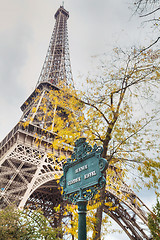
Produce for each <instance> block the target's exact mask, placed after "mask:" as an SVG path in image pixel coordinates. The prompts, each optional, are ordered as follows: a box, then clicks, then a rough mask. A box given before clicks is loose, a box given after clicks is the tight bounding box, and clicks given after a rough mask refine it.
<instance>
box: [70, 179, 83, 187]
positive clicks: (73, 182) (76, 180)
mask: <svg viewBox="0 0 160 240" xmlns="http://www.w3.org/2000/svg"><path fill="white" fill-rule="evenodd" d="M80 181H81V178H80V177H78V178H75V179H73V180H71V181H68V186H70V185H72V184H75V183H77V182H80Z"/></svg>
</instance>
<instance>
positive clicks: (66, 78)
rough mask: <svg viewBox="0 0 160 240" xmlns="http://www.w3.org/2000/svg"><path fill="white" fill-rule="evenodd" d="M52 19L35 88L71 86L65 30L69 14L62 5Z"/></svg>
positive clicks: (66, 32)
mask: <svg viewBox="0 0 160 240" xmlns="http://www.w3.org/2000/svg"><path fill="white" fill-rule="evenodd" d="M54 17H55V19H56V23H55V26H54V29H53V33H52V36H51V40H50V43H49V48H48V51H47V55H46V58H45V61H44V64H43V67H42V71H41V74H40V77H39V79H38V83H37V86H38V85H39V84H40V83H50V84H52V85H54V86H57V85H59V84H62V85H65V86H66V85H72V86H73V79H72V71H71V64H70V56H69V44H68V30H67V19H68V18H69V12H68V11H67V10H65V9H64V6H63V5H62V6H60V7H59V9H58V10H57V11H56V13H55V15H54Z"/></svg>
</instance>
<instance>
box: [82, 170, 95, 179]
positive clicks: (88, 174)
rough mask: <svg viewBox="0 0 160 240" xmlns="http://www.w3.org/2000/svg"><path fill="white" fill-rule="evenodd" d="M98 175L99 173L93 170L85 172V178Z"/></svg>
mask: <svg viewBox="0 0 160 240" xmlns="http://www.w3.org/2000/svg"><path fill="white" fill-rule="evenodd" d="M96 175H97V173H96V171H93V172H90V173H87V174H85V175H84V179H87V178H90V177H93V176H96Z"/></svg>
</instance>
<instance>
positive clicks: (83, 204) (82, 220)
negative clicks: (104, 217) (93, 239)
mask: <svg viewBox="0 0 160 240" xmlns="http://www.w3.org/2000/svg"><path fill="white" fill-rule="evenodd" d="M77 203H78V240H86V239H87V230H86V213H87V201H86V200H85V199H83V198H82V199H79V200H78V201H77Z"/></svg>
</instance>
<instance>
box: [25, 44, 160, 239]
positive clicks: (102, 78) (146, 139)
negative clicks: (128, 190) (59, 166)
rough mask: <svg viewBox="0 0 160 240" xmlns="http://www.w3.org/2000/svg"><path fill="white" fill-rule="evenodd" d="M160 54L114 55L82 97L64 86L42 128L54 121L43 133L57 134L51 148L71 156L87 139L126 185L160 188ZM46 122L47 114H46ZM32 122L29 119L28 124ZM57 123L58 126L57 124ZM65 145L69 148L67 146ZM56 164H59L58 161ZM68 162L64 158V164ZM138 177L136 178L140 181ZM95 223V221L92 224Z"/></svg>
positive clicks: (52, 99)
mask: <svg viewBox="0 0 160 240" xmlns="http://www.w3.org/2000/svg"><path fill="white" fill-rule="evenodd" d="M159 55H160V51H156V50H155V51H153V50H151V49H149V50H143V51H142V50H141V49H140V50H138V49H136V48H133V49H131V50H129V51H128V52H127V51H126V52H124V51H123V50H122V49H118V48H116V49H114V56H113V55H112V59H109V56H107V57H108V59H107V60H108V62H105V61H106V59H104V61H102V59H101V67H100V69H99V70H98V69H97V71H100V74H99V72H98V74H97V75H95V76H94V75H93V74H92V76H93V78H91V75H90V78H87V80H86V82H85V83H84V85H85V87H82V88H81V89H82V90H81V91H80V90H79V91H76V90H75V89H71V88H65V87H64V86H59V90H57V91H55V90H54V91H50V92H49V93H48V98H49V99H50V102H51V104H52V106H53V109H56V111H51V110H50V109H49V108H47V104H48V103H46V101H44V106H43V107H42V111H44V118H43V122H45V119H46V116H52V117H51V119H53V122H51V124H50V126H48V127H47V129H45V130H44V131H46V130H48V131H50V130H51V129H52V130H53V132H54V133H55V136H54V140H53V143H52V146H51V147H52V148H53V149H55V151H56V150H57V149H58V148H63V149H64V150H68V149H70V148H71V146H73V143H74V142H75V140H76V139H77V138H78V137H80V136H85V137H86V138H87V141H89V142H90V144H91V145H92V144H94V143H95V142H96V143H97V144H98V145H102V146H103V155H102V156H103V157H104V158H106V159H107V160H108V161H109V163H110V165H114V166H115V167H116V168H117V171H120V172H121V178H123V180H124V179H127V177H128V173H130V180H131V173H133V176H134V177H133V179H132V181H131V182H132V187H142V186H145V187H148V188H155V189H157V188H158V186H159V179H160V178H159V168H160V162H159V156H158V152H159V131H158V129H157V127H158V126H159V123H160V122H159V113H160V108H159V105H158V102H159V94H157V92H158V89H159V84H160V81H159V80H160V67H159ZM41 116H42V114H41ZM28 121H30V119H28ZM53 123H54V124H53ZM64 143H65V144H64ZM52 157H53V162H54V161H55V163H56V161H57V158H55V160H54V154H53V156H52ZM62 159H65V156H62V157H61V158H60V159H59V161H61V160H62ZM113 174H114V173H113V172H112V171H111V170H110V168H109V169H108V172H107V174H106V175H107V178H106V180H107V186H110V187H111V188H114V190H115V189H116V188H117V191H119V187H118V186H119V185H120V184H121V183H120V181H118V180H117V182H116V181H113ZM135 176H137V177H135ZM104 191H105V189H103V190H102V192H101V195H100V198H99V200H100V204H99V206H98V208H97V211H94V212H95V216H94V218H95V219H96V221H95V222H94V227H93V228H92V229H93V239H99V238H100V232H101V224H102V211H103V204H104ZM93 220H94V219H93Z"/></svg>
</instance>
